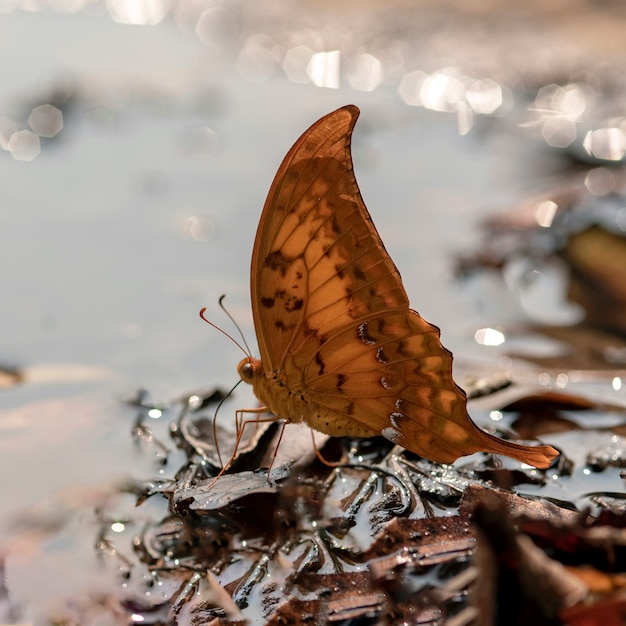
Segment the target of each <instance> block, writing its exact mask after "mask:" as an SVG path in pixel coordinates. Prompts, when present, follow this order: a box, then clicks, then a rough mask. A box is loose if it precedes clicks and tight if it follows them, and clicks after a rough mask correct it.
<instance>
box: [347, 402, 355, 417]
mask: <svg viewBox="0 0 626 626" xmlns="http://www.w3.org/2000/svg"><path fill="white" fill-rule="evenodd" d="M346 415H347V416H348V417H352V416H353V415H354V402H350V404H349V405H348V408H347V409H346Z"/></svg>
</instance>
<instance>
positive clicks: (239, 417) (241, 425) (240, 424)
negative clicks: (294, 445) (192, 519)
mask: <svg viewBox="0 0 626 626" xmlns="http://www.w3.org/2000/svg"><path fill="white" fill-rule="evenodd" d="M267 411H268V409H267V407H264V406H262V407H258V408H255V409H238V410H237V411H236V412H235V425H236V431H237V436H236V438H235V446H234V448H233V453H232V454H231V455H230V458H229V459H228V461H226V463H225V464H224V465H223V466H222V469H221V470H220V471H219V473H218V474H217V476H216V477H215V478H214V479H213V481H212V482H211V484H210V485H209V487H212V486H213V485H214V484H215V482H216V481H217V479H218V478H220V477H221V476H222V475H223V474H224V473H226V472H227V471H228V469H229V468H230V466H231V465H232V464H233V462H234V460H235V459H236V458H237V452H238V451H239V446H240V444H241V440H242V439H243V433H244V430H245V429H246V426H247V425H248V424H256V425H257V426H258V425H259V424H264V423H267V422H277V421H278V420H279V419H280V418H279V417H276V416H275V415H272V416H271V417H256V418H254V419H248V420H244V419H243V416H244V415H245V414H246V413H253V414H255V413H267ZM274 456H275V454H274ZM272 462H273V459H272Z"/></svg>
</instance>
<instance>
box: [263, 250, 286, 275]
mask: <svg viewBox="0 0 626 626" xmlns="http://www.w3.org/2000/svg"><path fill="white" fill-rule="evenodd" d="M290 265H291V261H289V260H288V259H286V258H285V257H284V256H283V254H282V252H281V251H280V250H275V251H274V252H270V253H269V254H268V255H267V256H266V257H265V267H269V268H270V269H272V270H278V271H279V272H280V275H281V276H285V274H286V273H287V270H288V269H289V266H290Z"/></svg>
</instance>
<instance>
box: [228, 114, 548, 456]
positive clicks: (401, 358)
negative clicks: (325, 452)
mask: <svg viewBox="0 0 626 626" xmlns="http://www.w3.org/2000/svg"><path fill="white" fill-rule="evenodd" d="M358 115H359V110H358V109H357V107H355V106H346V107H343V108H341V109H338V110H337V111H334V112H332V113H330V114H328V115H326V116H325V117H323V118H322V119H320V120H319V121H317V122H316V123H315V124H313V126H311V128H309V129H308V130H307V131H306V132H305V133H304V134H303V135H302V136H301V137H300V139H298V141H297V142H296V143H295V144H294V146H293V147H292V148H291V150H290V151H289V152H288V154H287V156H286V157H285V159H284V160H283V162H282V164H281V166H280V168H279V170H278V173H277V174H276V177H275V179H274V182H273V184H272V187H271V189H270V192H269V195H268V198H267V200H266V202H265V206H264V209H263V214H262V216H261V220H260V223H259V228H258V230H257V235H256V240H255V244H254V251H253V255H252V283H251V289H252V310H253V317H254V324H255V328H256V333H257V339H258V343H259V350H260V353H261V361H260V362H259V361H257V360H255V359H245V360H244V361H242V363H241V364H240V373H242V366H243V365H244V364H245V363H250V364H251V366H252V367H251V368H250V369H249V372H248V374H249V376H248V377H246V376H244V374H243V373H242V377H243V378H244V379H245V380H247V381H248V382H251V383H252V384H253V386H254V391H255V393H256V395H257V396H258V397H259V399H260V400H261V401H262V402H264V403H265V404H266V405H267V407H268V408H269V409H270V410H271V411H272V412H273V413H275V414H276V415H277V416H279V417H282V418H285V419H287V420H289V421H295V422H299V421H304V422H306V423H307V424H309V425H310V426H311V427H312V428H315V429H317V430H320V431H322V432H325V433H328V434H332V435H354V436H370V435H373V434H381V435H383V436H385V437H387V438H388V439H389V440H391V441H392V442H394V443H397V444H400V445H401V446H403V447H404V448H407V449H408V450H411V451H413V452H416V453H418V454H420V455H422V456H424V457H426V458H429V459H431V460H433V461H438V462H443V463H451V462H452V461H454V460H455V459H457V458H458V457H460V456H463V455H466V454H471V453H473V452H477V451H486V452H494V453H498V454H504V455H508V456H511V457H513V458H516V459H519V460H521V461H523V462H526V463H529V464H531V465H535V466H537V467H547V466H548V465H549V464H550V462H551V460H552V459H553V458H554V457H555V456H556V455H557V454H558V453H557V451H556V450H555V449H554V448H552V447H550V446H537V447H529V446H522V445H518V444H513V443H509V442H506V441H503V440H501V439H498V438H497V437H493V436H492V435H489V434H488V433H485V432H483V431H482V430H480V429H479V428H478V427H477V426H475V425H474V423H473V422H472V421H471V419H470V417H469V415H468V414H467V410H466V397H465V394H464V393H463V391H462V390H461V389H460V388H459V387H457V385H456V384H455V383H454V381H453V380H452V355H451V354H450V352H449V351H448V350H446V349H445V348H444V347H443V346H442V345H441V342H440V340H439V329H438V328H437V327H436V326H433V325H431V324H429V323H428V322H426V321H425V320H424V319H422V317H420V315H419V314H418V313H417V312H415V311H413V310H411V309H410V308H409V301H408V298H407V295H406V292H405V291H404V287H403V286H402V281H401V278H400V274H399V272H398V270H397V269H396V266H395V265H394V263H393V261H392V260H391V258H390V257H389V255H388V254H387V252H386V250H385V248H384V245H383V243H382V241H381V239H380V237H379V235H378V233H377V232H376V229H375V227H374V224H373V223H372V220H371V217H370V215H369V213H368V211H367V209H366V207H365V204H364V203H363V200H362V198H361V194H360V192H359V188H358V185H357V182H356V179H355V177H354V172H353V167H352V158H351V154H350V141H351V137H352V130H353V128H354V125H355V123H356V120H357V117H358ZM252 371H253V373H252Z"/></svg>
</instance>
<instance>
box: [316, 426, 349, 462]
mask: <svg viewBox="0 0 626 626" xmlns="http://www.w3.org/2000/svg"><path fill="white" fill-rule="evenodd" d="M311 441H313V450H315V456H316V457H317V458H318V459H319V460H320V461H321V462H322V463H323V464H324V465H326V466H327V467H340V466H341V465H342V462H341V461H328V460H327V459H325V458H324V455H323V454H322V453H321V452H320V449H319V448H318V447H317V444H316V443H315V433H314V432H313V429H312V428H311Z"/></svg>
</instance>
